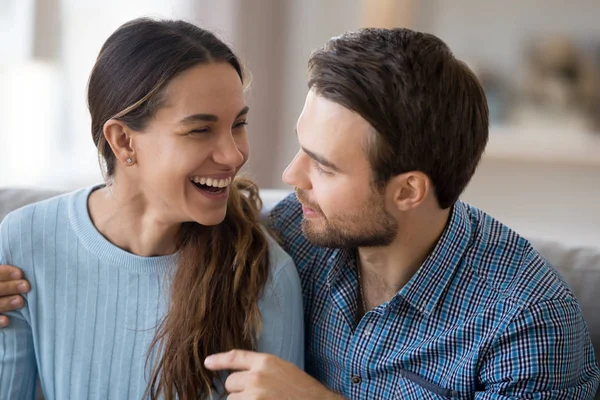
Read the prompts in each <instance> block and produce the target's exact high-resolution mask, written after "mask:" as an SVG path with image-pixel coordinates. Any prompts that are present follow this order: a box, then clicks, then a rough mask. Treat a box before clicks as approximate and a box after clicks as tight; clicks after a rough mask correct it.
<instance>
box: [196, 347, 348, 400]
mask: <svg viewBox="0 0 600 400" xmlns="http://www.w3.org/2000/svg"><path fill="white" fill-rule="evenodd" d="M204 365H205V366H206V368H208V369H210V370H213V371H218V370H223V369H228V370H232V371H237V372H233V373H232V374H231V375H229V377H228V378H227V381H225V389H226V390H227V391H228V392H229V393H230V395H229V397H228V400H242V399H243V400H248V399H253V400H271V399H277V400H279V399H286V400H295V399H303V400H311V399H319V400H329V399H331V400H341V399H342V397H341V396H339V395H337V394H335V393H333V392H331V391H329V390H327V388H326V387H325V386H323V385H321V384H320V383H319V382H318V381H317V380H315V379H314V378H312V377H310V376H309V375H308V374H306V373H305V372H304V371H302V370H300V369H299V368H298V367H296V366H295V365H294V364H292V363H289V362H287V361H284V360H282V359H280V358H278V357H276V356H273V355H270V354H262V353H255V352H252V351H243V350H232V351H230V352H228V353H220V354H215V355H212V356H210V357H207V358H206V360H205V361H204Z"/></svg>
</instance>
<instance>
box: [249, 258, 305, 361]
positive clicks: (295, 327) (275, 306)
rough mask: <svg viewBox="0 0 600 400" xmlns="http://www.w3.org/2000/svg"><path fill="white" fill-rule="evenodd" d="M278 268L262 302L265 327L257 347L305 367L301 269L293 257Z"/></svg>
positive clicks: (263, 325)
mask: <svg viewBox="0 0 600 400" xmlns="http://www.w3.org/2000/svg"><path fill="white" fill-rule="evenodd" d="M275 271H276V274H275V275H274V276H273V277H272V283H271V284H269V285H268V286H267V287H266V290H265V294H264V295H263V297H262V299H261V300H260V302H259V307H260V312H261V316H262V330H261V333H260V336H259V338H258V343H257V347H258V348H257V350H258V351H259V352H261V353H269V354H273V355H276V356H278V357H280V358H282V359H284V360H286V361H289V362H291V363H293V364H295V365H296V366H297V367H299V368H301V369H304V315H303V310H302V291H301V289H300V279H299V278H298V272H297V271H296V267H295V266H294V263H293V262H292V260H291V259H290V258H289V257H286V261H285V262H284V264H283V265H282V266H281V267H278V268H276V269H275Z"/></svg>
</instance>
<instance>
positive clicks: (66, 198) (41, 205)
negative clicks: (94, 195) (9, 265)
mask: <svg viewBox="0 0 600 400" xmlns="http://www.w3.org/2000/svg"><path fill="white" fill-rule="evenodd" d="M86 190H87V189H80V190H77V191H75V192H71V193H65V194H60V195H57V196H54V197H50V198H48V199H44V200H40V201H36V202H33V203H30V204H27V205H24V206H21V207H19V208H17V209H15V210H13V211H11V212H10V213H8V214H7V215H6V216H5V217H4V219H3V220H2V221H1V222H0V248H1V250H2V253H3V256H4V258H7V257H9V255H10V254H11V253H14V252H15V251H16V250H18V249H21V250H23V247H24V246H25V247H27V248H28V249H32V250H35V249H37V248H38V247H40V246H38V245H40V244H41V243H42V242H48V243H49V242H50V241H52V240H53V239H54V238H55V236H56V232H57V227H59V226H64V225H65V224H68V223H69V207H70V204H71V203H73V201H74V200H75V199H76V198H77V197H78V196H81V195H82V194H83V193H84V192H85V191H86ZM21 252H22V251H21ZM4 261H6V262H8V261H13V260H8V259H6V260H4Z"/></svg>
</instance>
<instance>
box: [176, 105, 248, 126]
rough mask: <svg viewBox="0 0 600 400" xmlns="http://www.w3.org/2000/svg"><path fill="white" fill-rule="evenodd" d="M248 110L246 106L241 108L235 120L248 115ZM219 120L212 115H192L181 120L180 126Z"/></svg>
mask: <svg viewBox="0 0 600 400" xmlns="http://www.w3.org/2000/svg"><path fill="white" fill-rule="evenodd" d="M249 110H250V108H249V107H248V106H246V107H244V108H242V110H241V111H240V112H239V113H238V114H237V115H236V117H235V118H236V119H237V118H239V117H241V116H242V115H244V114H248V111H249ZM218 120H219V117H217V116H216V115H214V114H193V115H188V116H187V117H185V118H184V119H182V120H181V121H180V123H181V124H184V125H186V124H192V123H194V122H199V121H203V122H217V121H218Z"/></svg>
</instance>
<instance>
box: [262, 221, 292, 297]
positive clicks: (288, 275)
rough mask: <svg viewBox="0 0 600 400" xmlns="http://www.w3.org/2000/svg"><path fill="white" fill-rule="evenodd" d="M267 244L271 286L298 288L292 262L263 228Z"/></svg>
mask: <svg viewBox="0 0 600 400" xmlns="http://www.w3.org/2000/svg"><path fill="white" fill-rule="evenodd" d="M263 231H264V233H265V236H266V237H267V243H268V245H269V268H270V276H271V282H272V284H273V285H281V284H286V285H288V286H294V287H295V286H297V287H299V286H300V278H299V277H298V271H297V269H296V265H295V264H294V260H293V259H292V257H290V255H289V254H288V253H287V252H286V251H285V250H284V249H283V248H282V247H281V246H280V245H279V243H277V241H276V240H275V239H274V238H273V236H272V235H271V234H270V233H269V231H268V229H266V228H263Z"/></svg>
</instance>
